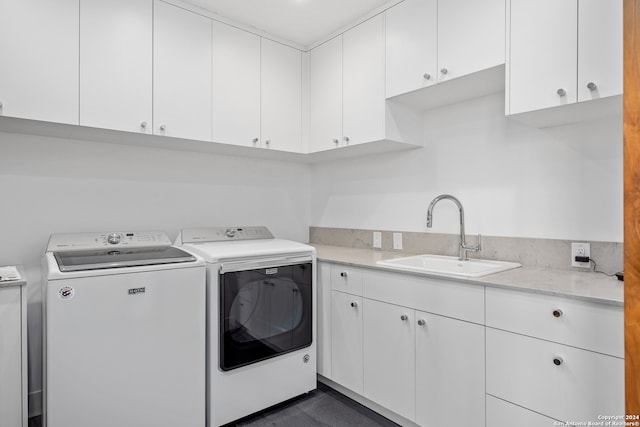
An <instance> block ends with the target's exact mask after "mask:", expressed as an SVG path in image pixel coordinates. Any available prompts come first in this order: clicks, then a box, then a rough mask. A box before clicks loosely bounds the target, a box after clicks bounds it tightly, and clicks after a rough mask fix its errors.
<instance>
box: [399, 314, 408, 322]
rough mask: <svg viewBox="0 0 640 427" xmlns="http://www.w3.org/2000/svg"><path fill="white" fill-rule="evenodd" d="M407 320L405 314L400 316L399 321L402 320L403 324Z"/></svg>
mask: <svg viewBox="0 0 640 427" xmlns="http://www.w3.org/2000/svg"><path fill="white" fill-rule="evenodd" d="M408 319H409V316H407V315H406V314H403V315H402V316H400V320H402V321H403V322H404V321H405V320H408Z"/></svg>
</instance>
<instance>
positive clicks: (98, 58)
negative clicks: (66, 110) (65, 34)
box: [80, 0, 153, 133]
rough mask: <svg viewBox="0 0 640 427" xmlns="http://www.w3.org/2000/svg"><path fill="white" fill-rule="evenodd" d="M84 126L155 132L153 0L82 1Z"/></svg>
mask: <svg viewBox="0 0 640 427" xmlns="http://www.w3.org/2000/svg"><path fill="white" fill-rule="evenodd" d="M80 2H81V7H80V124H81V125H82V126H92V127H98V128H104V129H116V130H123V131H129V132H142V133H151V131H152V123H151V120H152V110H151V108H152V101H151V96H152V90H153V89H152V80H151V75H152V53H153V46H152V42H153V2H152V0H134V1H131V0H114V1H108V2H105V1H103V0H80Z"/></svg>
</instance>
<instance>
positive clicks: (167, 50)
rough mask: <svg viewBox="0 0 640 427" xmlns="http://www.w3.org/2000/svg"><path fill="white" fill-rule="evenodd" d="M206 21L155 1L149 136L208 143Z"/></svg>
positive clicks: (208, 49) (208, 37)
mask: <svg viewBox="0 0 640 427" xmlns="http://www.w3.org/2000/svg"><path fill="white" fill-rule="evenodd" d="M211 25H212V24H211V19H209V18H207V17H205V16H202V15H198V14H196V13H193V12H189V11H187V10H185V9H181V8H179V7H176V6H173V5H170V4H167V3H164V2H162V1H159V0H156V2H155V7H154V28H153V95H154V97H153V114H154V117H153V133H154V134H157V135H165V136H172V137H177V138H188V139H196V140H201V141H211Z"/></svg>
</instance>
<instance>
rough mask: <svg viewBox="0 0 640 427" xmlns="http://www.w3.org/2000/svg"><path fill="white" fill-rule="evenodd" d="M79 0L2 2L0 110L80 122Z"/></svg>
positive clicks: (0, 14) (6, 112)
mask: <svg viewBox="0 0 640 427" xmlns="http://www.w3.org/2000/svg"><path fill="white" fill-rule="evenodd" d="M78 9H79V5H78V0H59V1H49V0H2V1H1V2H0V58H2V66H1V67H0V104H1V106H0V115H3V116H11V117H20V118H25V119H33V120H44V121H49V122H57V123H68V124H78V38H79V35H78V33H79V31H78V27H79V24H78V15H79V10H78Z"/></svg>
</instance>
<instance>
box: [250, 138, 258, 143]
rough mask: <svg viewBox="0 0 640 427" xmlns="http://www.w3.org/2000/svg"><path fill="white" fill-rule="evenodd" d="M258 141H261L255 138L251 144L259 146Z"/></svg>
mask: <svg viewBox="0 0 640 427" xmlns="http://www.w3.org/2000/svg"><path fill="white" fill-rule="evenodd" d="M258 141H260V140H259V139H258V138H253V139H252V140H251V142H253V143H254V144H257V143H258Z"/></svg>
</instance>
